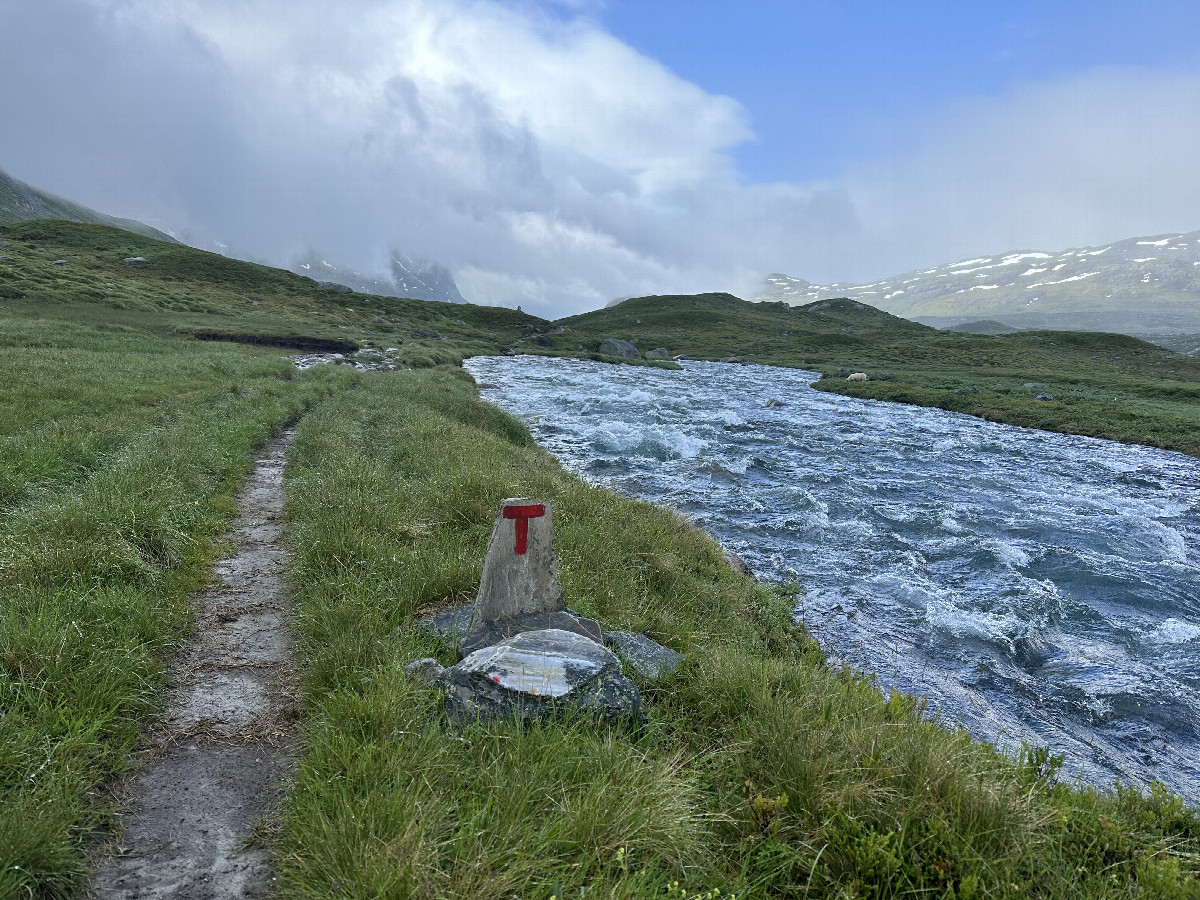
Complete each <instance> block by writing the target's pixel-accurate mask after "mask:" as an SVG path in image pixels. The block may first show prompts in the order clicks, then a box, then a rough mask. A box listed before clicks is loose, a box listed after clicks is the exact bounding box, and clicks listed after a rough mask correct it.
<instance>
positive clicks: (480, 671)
mask: <svg viewBox="0 0 1200 900" xmlns="http://www.w3.org/2000/svg"><path fill="white" fill-rule="evenodd" d="M413 665H414V666H416V667H417V671H418V672H433V671H434V670H433V668H432V666H429V664H428V663H427V662H426V661H424V660H418V661H417V663H415V664H413ZM438 679H439V681H440V682H441V684H442V686H443V687H444V689H445V691H446V714H447V715H448V716H449V717H450V718H451V719H453V720H455V721H458V722H473V721H476V720H484V721H494V720H496V719H506V718H511V717H516V718H519V719H521V720H524V721H530V720H534V719H542V718H549V717H553V716H557V715H561V714H562V713H564V712H568V711H578V712H581V713H584V714H587V715H593V716H596V717H597V718H600V719H603V720H605V721H609V722H612V721H618V720H621V719H633V720H635V721H637V720H640V719H641V696H640V695H639V694H638V689H637V685H635V684H634V683H633V682H632V681H630V680H629V679H628V678H626V677H625V676H624V675H623V674H621V661H620V660H619V659H617V657H616V656H615V655H614V654H613V653H612V651H610V650H607V649H605V648H604V647H603V646H602V645H600V644H598V643H596V642H595V641H593V640H591V639H589V638H586V637H583V636H581V635H578V634H574V633H572V632H569V631H562V630H560V629H557V628H549V629H545V630H542V631H525V632H522V633H520V634H517V635H513V636H512V637H510V638H506V639H504V640H503V641H501V642H500V643H499V644H496V645H494V646H490V647H484V648H482V649H480V650H476V651H475V652H474V653H472V654H471V655H470V656H468V657H467V658H466V659H464V660H462V661H461V662H460V663H458V664H457V665H455V666H451V667H450V668H448V669H445V670H444V671H443V672H442V673H441V674H440V676H438Z"/></svg>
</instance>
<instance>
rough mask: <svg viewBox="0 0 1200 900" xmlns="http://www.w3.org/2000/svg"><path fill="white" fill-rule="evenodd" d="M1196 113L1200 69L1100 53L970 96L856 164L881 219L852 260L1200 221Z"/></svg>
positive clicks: (859, 197)
mask: <svg viewBox="0 0 1200 900" xmlns="http://www.w3.org/2000/svg"><path fill="white" fill-rule="evenodd" d="M1197 121H1200V75H1198V74H1196V73H1194V72H1161V71H1154V70H1148V69H1136V68H1103V67H1102V68H1096V69H1093V70H1091V71H1088V72H1085V73H1081V74H1077V75H1075V76H1072V77H1070V78H1066V79H1063V80H1060V81H1056V82H1051V83H1043V84H1029V85H1024V86H1022V87H1020V88H1018V89H1015V90H1013V91H1011V92H1010V93H1008V94H1006V95H1005V96H1002V97H999V98H996V99H994V100H989V101H976V102H974V103H971V104H969V105H968V104H960V106H959V108H957V109H955V110H953V111H950V112H948V113H947V114H945V115H944V117H943V118H942V119H941V120H940V121H938V122H937V123H935V124H934V125H933V126H932V127H931V128H930V129H929V130H928V132H927V134H926V136H925V138H924V139H923V140H922V141H921V143H920V144H919V145H918V146H917V147H915V148H913V149H912V150H910V151H909V152H907V153H905V154H903V155H901V156H899V157H898V158H897V159H894V160H891V161H889V162H887V163H877V164H874V165H871V166H865V167H862V168H861V169H859V170H857V171H854V172H852V173H849V174H848V176H847V178H846V185H847V190H848V192H849V194H850V196H851V198H852V203H853V205H854V208H855V209H856V210H857V211H858V214H859V215H860V217H861V218H862V220H863V221H865V222H868V223H870V226H869V228H868V229H867V235H865V237H866V240H864V242H863V245H862V258H861V259H859V260H854V261H850V260H847V262H851V265H852V267H861V268H864V269H865V268H870V269H871V270H872V272H873V275H883V274H889V273H895V272H898V271H902V270H903V269H908V268H916V267H919V266H922V265H925V264H935V263H942V262H947V261H950V260H953V259H955V258H961V257H966V256H974V255H979V254H991V253H996V252H999V251H1003V250H1009V249H1023V248H1038V249H1054V250H1057V249H1062V248H1066V247H1068V246H1084V245H1089V244H1100V243H1105V242H1108V241H1112V240H1119V239H1121V238H1126V237H1133V236H1135V235H1140V234H1154V233H1165V232H1167V231H1191V230H1194V229H1196V228H1197V227H1200V178H1197V177H1196V176H1195V165H1196V160H1197V159H1200V130H1198V129H1197V128H1196V127H1195V124H1194V123H1195V122H1197ZM914 226H915V227H914ZM866 257H871V258H872V259H874V260H877V261H878V262H876V263H874V264H872V265H868V264H867V260H866ZM873 275H872V276H871V277H873Z"/></svg>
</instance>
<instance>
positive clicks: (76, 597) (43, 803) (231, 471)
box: [0, 314, 354, 897]
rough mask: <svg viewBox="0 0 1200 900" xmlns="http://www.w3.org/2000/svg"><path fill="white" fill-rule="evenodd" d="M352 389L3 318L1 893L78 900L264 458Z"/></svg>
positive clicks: (200, 350)
mask: <svg viewBox="0 0 1200 900" xmlns="http://www.w3.org/2000/svg"><path fill="white" fill-rule="evenodd" d="M353 378H354V373H352V372H350V371H349V370H347V369H344V368H338V369H336V370H334V369H331V368H326V369H323V370H314V371H312V372H311V373H307V374H303V375H297V374H296V373H295V372H294V370H293V368H292V366H291V365H290V363H288V362H287V361H285V360H281V359H280V358H279V356H278V353H277V352H276V353H264V352H262V351H253V350H249V349H247V348H241V347H231V346H221V345H211V344H210V345H198V344H194V343H192V342H185V341H179V340H164V339H159V338H154V337H149V336H146V335H128V334H122V333H115V332H103V331H97V330H96V329H93V328H88V327H86V326H76V325H65V324H63V323H60V322H46V321H37V320H31V319H28V318H24V317H22V318H20V319H13V318H12V317H10V316H6V315H3V314H0V383H3V384H4V385H5V391H4V393H3V396H0V810H3V813H2V814H0V897H8V896H22V895H23V896H67V895H69V894H72V893H75V892H76V891H77V890H78V888H79V886H80V884H81V878H82V874H83V872H84V871H85V859H84V854H83V850H84V847H85V842H86V840H87V835H88V833H89V831H90V830H91V829H92V828H94V827H96V826H97V825H99V824H102V823H103V822H104V821H106V817H107V816H108V815H109V814H110V812H111V798H109V797H108V796H107V794H106V791H105V788H104V785H105V782H106V779H107V778H108V777H109V776H110V775H112V774H113V773H115V772H119V771H121V770H122V769H123V768H124V767H125V766H126V765H127V764H128V762H127V760H128V752H129V751H130V750H131V749H132V748H133V747H134V745H135V744H136V742H137V740H138V738H139V733H140V729H141V726H142V724H143V722H144V721H145V720H146V718H147V717H148V716H152V715H153V714H155V713H156V712H157V710H158V707H159V703H160V701H161V696H160V691H161V688H162V686H163V672H164V663H165V659H166V656H167V654H168V653H169V652H170V651H171V649H172V648H173V647H174V646H175V644H176V642H177V641H178V640H180V638H181V637H182V636H183V635H184V633H185V632H186V629H187V627H188V621H189V610H188V596H189V594H190V592H191V591H193V590H195V589H196V588H197V587H198V586H199V585H201V584H202V583H203V581H204V580H205V578H206V577H207V570H208V563H209V561H210V558H211V555H212V552H213V540H214V538H215V536H216V535H218V534H219V532H220V530H221V529H222V527H223V525H224V524H225V522H226V520H227V518H228V515H229V514H230V512H231V508H232V505H231V502H230V499H229V498H230V494H231V493H232V490H233V488H234V486H235V485H236V483H237V481H238V479H239V478H240V477H241V476H242V475H243V474H244V473H245V472H246V471H247V466H248V463H249V460H250V457H251V453H252V451H253V449H254V447H255V446H256V445H257V444H259V443H261V442H262V441H263V440H265V439H266V438H267V437H268V436H270V435H271V434H273V433H274V432H276V431H278V430H279V428H280V427H281V426H282V425H283V424H284V423H285V422H287V421H289V420H292V419H295V418H297V417H298V416H299V415H300V414H301V413H302V412H303V411H304V409H305V408H306V407H307V406H309V405H311V404H312V403H314V402H315V401H317V400H318V399H320V398H321V397H323V396H325V395H327V394H329V393H330V392H331V391H333V390H337V389H339V388H341V387H344V386H345V385H346V383H347V382H348V381H350V380H352V379H353Z"/></svg>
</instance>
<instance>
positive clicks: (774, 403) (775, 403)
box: [766, 397, 787, 409]
mask: <svg viewBox="0 0 1200 900" xmlns="http://www.w3.org/2000/svg"><path fill="white" fill-rule="evenodd" d="M783 406H787V404H786V403H784V402H783V401H782V400H777V399H776V398H774V397H772V398H771V399H770V400H768V401H767V402H766V407H767V409H779V408H780V407H783Z"/></svg>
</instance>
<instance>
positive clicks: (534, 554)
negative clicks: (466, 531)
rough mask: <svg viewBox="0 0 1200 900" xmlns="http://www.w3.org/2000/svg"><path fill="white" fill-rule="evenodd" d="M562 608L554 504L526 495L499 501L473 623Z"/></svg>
mask: <svg viewBox="0 0 1200 900" xmlns="http://www.w3.org/2000/svg"><path fill="white" fill-rule="evenodd" d="M565 608H566V607H565V606H564V605H563V593H562V587H561V586H560V585H559V583H558V575H557V574H556V573H555V571H554V507H553V506H551V505H550V504H549V503H538V502H537V501H536V500H529V499H527V498H525V497H511V498H509V499H508V500H501V501H500V510H499V512H497V513H496V520H495V522H494V523H493V524H492V537H491V539H490V540H489V541H488V546H487V555H486V556H484V558H483V577H482V579H481V580H480V582H479V594H478V595H477V596H476V597H475V615H474V620H473V621H472V625H474V624H475V623H476V622H480V621H483V622H494V621H496V620H497V619H504V618H514V617H516V616H523V615H527V614H528V613H538V612H556V611H557V610H561V609H565Z"/></svg>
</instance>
